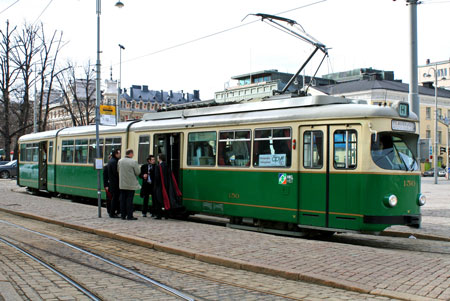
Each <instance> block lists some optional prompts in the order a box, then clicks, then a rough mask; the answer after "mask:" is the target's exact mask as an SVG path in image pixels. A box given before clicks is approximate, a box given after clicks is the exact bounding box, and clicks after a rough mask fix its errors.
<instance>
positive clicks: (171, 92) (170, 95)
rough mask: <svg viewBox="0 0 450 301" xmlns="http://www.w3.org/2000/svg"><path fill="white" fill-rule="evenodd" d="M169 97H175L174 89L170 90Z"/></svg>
mask: <svg viewBox="0 0 450 301" xmlns="http://www.w3.org/2000/svg"><path fill="white" fill-rule="evenodd" d="M169 97H170V98H173V91H172V90H170V93H169Z"/></svg>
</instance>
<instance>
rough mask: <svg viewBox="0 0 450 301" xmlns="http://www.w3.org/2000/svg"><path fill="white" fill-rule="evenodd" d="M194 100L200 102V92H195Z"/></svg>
mask: <svg viewBox="0 0 450 301" xmlns="http://www.w3.org/2000/svg"><path fill="white" fill-rule="evenodd" d="M194 99H198V100H200V90H194Z"/></svg>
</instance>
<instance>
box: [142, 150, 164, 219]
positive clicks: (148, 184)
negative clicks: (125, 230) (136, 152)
mask: <svg viewBox="0 0 450 301" xmlns="http://www.w3.org/2000/svg"><path fill="white" fill-rule="evenodd" d="M155 163H156V159H155V156H153V155H150V156H148V158H147V164H143V165H142V166H141V173H140V174H139V177H140V178H141V179H142V188H141V198H143V202H142V216H143V217H146V216H147V211H148V199H149V196H150V195H151V196H152V208H151V210H150V213H151V214H152V217H156V218H157V217H158V216H159V218H161V213H160V211H161V206H156V200H155V197H154V194H153V186H154V185H153V183H154V182H155V170H156V165H155ZM158 207H159V210H158Z"/></svg>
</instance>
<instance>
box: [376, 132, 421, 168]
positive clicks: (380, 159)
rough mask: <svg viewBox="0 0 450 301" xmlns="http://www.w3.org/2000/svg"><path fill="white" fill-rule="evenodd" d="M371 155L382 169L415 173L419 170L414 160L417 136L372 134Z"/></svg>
mask: <svg viewBox="0 0 450 301" xmlns="http://www.w3.org/2000/svg"><path fill="white" fill-rule="evenodd" d="M371 141H372V144H371V148H370V150H371V155H372V159H373V161H374V162H375V164H376V165H378V166H379V167H381V168H383V169H389V170H405V171H415V170H418V169H419V165H418V164H417V160H416V158H415V154H416V152H415V151H413V150H415V149H417V135H415V134H398V133H392V132H382V133H378V134H377V135H375V134H372V139H371Z"/></svg>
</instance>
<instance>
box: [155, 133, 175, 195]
mask: <svg viewBox="0 0 450 301" xmlns="http://www.w3.org/2000/svg"><path fill="white" fill-rule="evenodd" d="M181 139H182V134H181V133H169V134H155V135H154V138H153V141H154V147H153V154H154V155H155V157H156V156H158V154H164V155H166V162H167V165H168V166H169V167H170V169H171V170H172V172H173V174H174V175H175V179H176V180H177V183H178V187H179V188H180V190H182V187H181V184H182V183H181V173H180V163H181V143H180V141H181Z"/></svg>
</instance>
